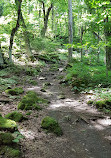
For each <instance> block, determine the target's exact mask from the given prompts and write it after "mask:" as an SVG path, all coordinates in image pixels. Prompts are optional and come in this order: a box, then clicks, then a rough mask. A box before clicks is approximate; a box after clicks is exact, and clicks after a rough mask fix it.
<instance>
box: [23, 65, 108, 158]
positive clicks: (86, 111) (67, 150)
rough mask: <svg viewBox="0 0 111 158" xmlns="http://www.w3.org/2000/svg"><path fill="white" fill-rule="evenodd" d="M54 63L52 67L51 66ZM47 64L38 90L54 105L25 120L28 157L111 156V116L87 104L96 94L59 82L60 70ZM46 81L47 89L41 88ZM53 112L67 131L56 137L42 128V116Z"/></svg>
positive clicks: (24, 142) (39, 80)
mask: <svg viewBox="0 0 111 158" xmlns="http://www.w3.org/2000/svg"><path fill="white" fill-rule="evenodd" d="M49 66H50V67H49ZM51 67H52V65H47V66H46V67H45V69H44V70H43V71H42V73H41V74H40V76H39V77H38V83H39V84H38V86H37V87H31V88H27V90H34V91H36V92H38V93H40V94H41V95H43V96H44V97H46V98H48V99H49V100H50V105H49V106H48V107H47V108H46V109H44V110H43V111H41V112H40V113H38V116H39V117H38V118H36V117H33V116H34V115H36V114H37V113H36V112H33V113H32V115H31V116H30V119H29V121H26V122H24V123H23V124H21V127H20V131H21V132H22V134H24V135H25V136H26V137H25V140H24V141H22V142H21V143H22V147H23V152H24V155H23V156H24V157H25V158H111V126H110V125H111V120H110V118H109V117H107V116H104V115H103V114H102V113H99V112H97V111H96V109H94V108H93V107H89V106H87V104H86V102H87V100H88V98H90V97H92V96H90V95H89V96H88V95H77V94H74V93H73V92H71V91H70V88H67V87H64V86H62V85H61V84H59V80H58V76H59V75H62V73H63V72H62V71H61V70H62V69H61V68H60V69H59V70H60V71H55V72H53V71H49V69H50V68H51ZM45 83H51V85H49V86H48V87H47V90H46V92H41V91H40V90H41V88H43V85H44V84H45ZM46 115H49V116H52V117H54V118H56V119H57V120H58V122H59V123H60V125H61V127H62V130H63V133H64V135H63V136H62V137H56V136H55V135H53V134H45V133H44V131H43V130H42V129H41V128H40V123H41V120H42V118H43V117H44V116H46Z"/></svg>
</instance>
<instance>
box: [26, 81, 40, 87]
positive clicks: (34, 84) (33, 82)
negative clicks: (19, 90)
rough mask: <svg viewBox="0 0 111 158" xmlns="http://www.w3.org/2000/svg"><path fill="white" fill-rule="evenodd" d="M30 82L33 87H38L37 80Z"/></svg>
mask: <svg viewBox="0 0 111 158" xmlns="http://www.w3.org/2000/svg"><path fill="white" fill-rule="evenodd" d="M28 82H29V84H32V85H33V86H36V85H38V83H37V81H35V80H29V81H28Z"/></svg>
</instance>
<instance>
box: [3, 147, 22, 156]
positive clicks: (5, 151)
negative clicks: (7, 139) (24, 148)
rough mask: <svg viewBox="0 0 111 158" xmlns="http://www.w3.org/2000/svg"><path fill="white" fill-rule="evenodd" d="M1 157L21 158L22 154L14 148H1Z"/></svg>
mask: <svg viewBox="0 0 111 158" xmlns="http://www.w3.org/2000/svg"><path fill="white" fill-rule="evenodd" d="M0 155H2V158H20V157H21V152H20V150H19V149H18V148H17V149H16V148H13V147H10V146H6V145H3V146H0Z"/></svg>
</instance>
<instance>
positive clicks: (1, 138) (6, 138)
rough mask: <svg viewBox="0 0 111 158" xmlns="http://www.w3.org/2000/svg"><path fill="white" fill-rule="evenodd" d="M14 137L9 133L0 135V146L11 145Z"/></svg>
mask: <svg viewBox="0 0 111 158" xmlns="http://www.w3.org/2000/svg"><path fill="white" fill-rule="evenodd" d="M13 140H14V137H13V136H12V134H11V133H0V145H8V144H10V145H11V144H12V143H13Z"/></svg>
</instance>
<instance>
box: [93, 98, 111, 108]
mask: <svg viewBox="0 0 111 158" xmlns="http://www.w3.org/2000/svg"><path fill="white" fill-rule="evenodd" d="M95 106H96V107H97V108H98V109H104V108H106V109H109V110H111V100H99V101H96V102H95Z"/></svg>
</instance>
